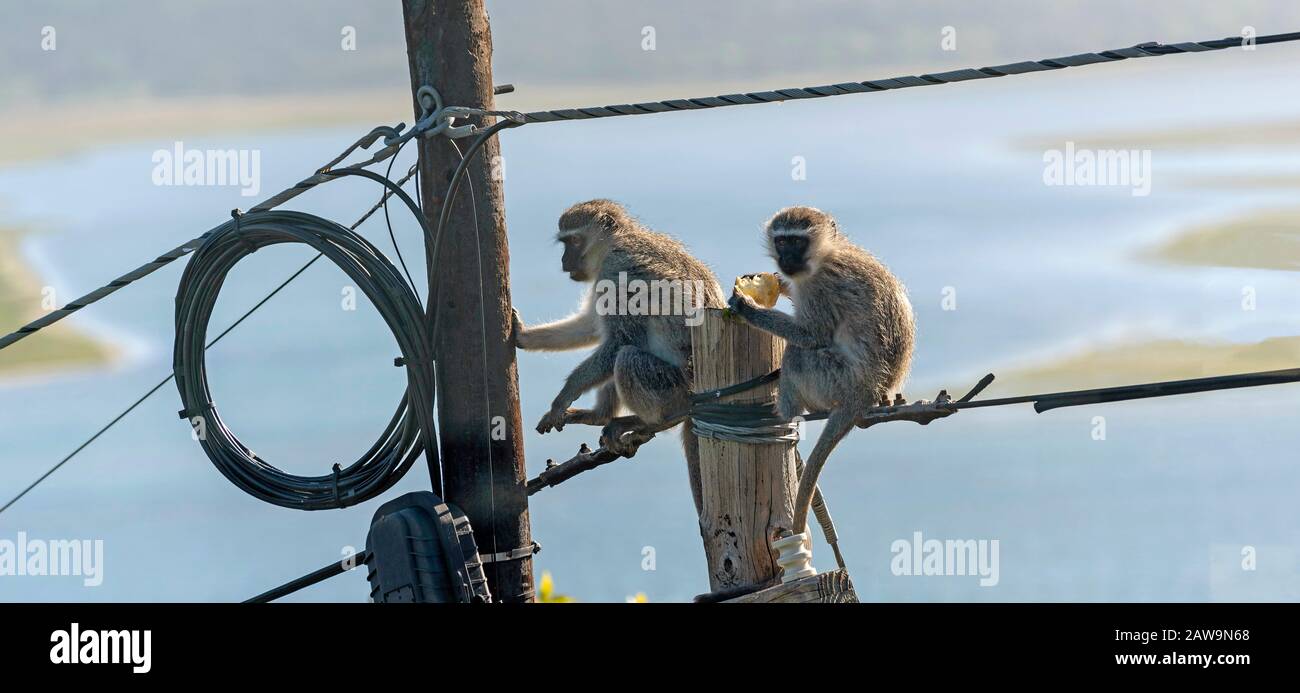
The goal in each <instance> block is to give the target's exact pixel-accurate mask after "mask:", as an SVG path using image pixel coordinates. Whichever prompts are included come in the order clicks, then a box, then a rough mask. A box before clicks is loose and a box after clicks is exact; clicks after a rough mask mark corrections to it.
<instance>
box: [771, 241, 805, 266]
mask: <svg viewBox="0 0 1300 693" xmlns="http://www.w3.org/2000/svg"><path fill="white" fill-rule="evenodd" d="M772 249H773V250H774V251H775V255H776V266H777V267H778V268H780V270H781V273H782V274H784V275H786V276H787V277H794V276H798V275H799V274H802V273H804V272H806V271H808V236H807V235H806V234H793V233H782V234H777V235H775V236H773V237H772Z"/></svg>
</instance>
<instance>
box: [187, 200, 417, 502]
mask: <svg viewBox="0 0 1300 693" xmlns="http://www.w3.org/2000/svg"><path fill="white" fill-rule="evenodd" d="M279 243H302V244H305V245H308V246H311V247H312V248H315V249H316V250H318V251H319V252H321V253H322V254H323V255H324V256H325V257H326V258H328V259H329V260H330V261H332V262H333V263H334V264H335V265H338V267H339V268H340V269H342V270H343V271H344V272H345V273H346V274H347V275H348V276H349V277H350V278H351V279H352V281H353V282H354V283H355V285H356V286H357V288H358V289H360V290H361V291H362V292H363V293H364V294H365V295H366V297H367V298H368V299H369V300H370V301H371V303H373V304H374V306H375V308H376V309H378V311H379V313H380V315H381V316H382V317H383V320H384V322H385V323H386V324H387V325H388V327H389V329H391V330H392V332H393V336H394V338H395V339H396V341H397V345H398V348H399V349H400V351H401V354H402V365H404V366H405V368H406V374H407V390H406V393H405V394H404V395H403V397H402V400H401V402H400V403H399V404H398V406H397V411H396V413H394V414H393V418H392V419H391V420H390V421H389V423H388V425H387V427H386V428H385V429H384V431H383V433H381V434H380V436H379V439H378V440H376V441H375V444H374V445H373V446H372V447H371V448H370V450H368V451H367V452H366V453H365V454H364V455H362V456H361V458H360V459H358V460H357V461H355V462H353V463H352V464H350V465H347V466H346V467H343V466H341V465H338V464H336V465H334V467H333V471H332V472H331V473H329V474H325V475H322V476H297V475H294V474H289V473H286V472H284V471H282V470H280V469H278V468H276V467H275V466H274V465H272V464H270V463H269V462H267V461H266V460H264V459H262V458H261V457H259V456H258V455H256V454H255V453H253V452H252V451H251V450H249V448H248V447H247V446H246V445H244V444H243V443H241V442H240V440H239V438H238V437H236V436H235V434H234V432H232V431H231V430H230V429H229V428H227V427H226V425H225V424H224V422H222V420H221V416H220V414H219V413H218V411H217V408H216V406H215V405H214V404H213V403H212V396H211V393H210V392H209V389H208V377H207V370H206V365H205V359H204V345H205V343H206V341H207V330H208V321H209V319H210V318H211V316H212V310H213V307H214V306H215V305H216V302H217V297H218V295H219V294H220V292H221V286H222V284H223V283H224V281H225V278H226V276H227V274H228V273H229V272H230V270H231V269H232V268H233V267H234V266H235V264H236V263H238V262H239V261H240V260H241V259H243V258H244V257H246V256H248V255H249V254H251V253H253V252H255V251H256V250H258V249H259V248H264V247H267V246H270V245H275V244H279ZM426 320H427V316H426V314H425V310H424V308H422V307H421V305H420V300H419V298H418V297H417V296H416V294H415V292H414V290H413V289H412V287H411V286H410V285H409V284H407V283H406V282H405V281H403V279H402V275H401V274H400V273H399V271H398V270H397V268H395V267H394V266H393V265H392V263H390V262H389V261H388V260H387V259H386V258H385V257H384V255H383V253H382V252H380V251H379V250H378V249H377V248H375V246H374V245H372V244H371V243H370V242H369V241H367V240H366V239H364V238H362V237H361V236H360V235H358V234H356V233H354V232H352V231H350V230H348V229H347V228H345V227H343V226H340V225H339V224H336V223H334V222H332V221H330V220H328V219H323V218H321V217H317V216H313V215H311V214H305V213H302V212H293V211H266V212H253V213H249V214H247V215H244V216H242V217H236V218H234V219H232V220H231V221H229V222H227V223H226V224H224V225H222V226H221V227H219V228H218V229H216V230H215V231H214V232H213V233H212V235H211V236H210V237H209V238H208V239H207V240H206V242H204V244H203V245H202V246H201V247H200V248H199V249H198V250H196V251H195V252H194V255H193V257H192V258H191V259H190V262H189V264H188V265H187V266H186V268H185V273H184V275H183V276H182V277H181V282H180V286H179V288H178V290H177V295H176V343H175V350H174V353H173V370H174V373H175V375H176V387H177V390H178V391H179V392H180V396H181V402H182V405H183V407H184V408H183V409H182V410H181V412H180V415H181V417H182V418H186V419H189V420H190V422H191V424H192V425H193V426H195V428H196V431H198V432H199V433H200V435H198V436H197V437H198V438H199V442H200V444H201V445H202V446H203V450H204V452H205V453H206V454H207V456H208V458H209V459H210V460H212V463H213V464H214V465H215V466H216V468H217V470H218V471H220V472H221V474H223V475H224V476H225V477H226V478H227V479H229V480H230V481H231V482H232V483H234V484H235V485H236V486H238V487H239V488H241V489H243V490H244V491H245V492H247V493H249V494H250V495H252V496H254V497H256V498H259V499H261V500H263V501H266V502H268V503H273V504H275V505H279V506H282V507H286V508H298V509H301V510H323V509H330V508H342V507H346V506H349V505H354V504H356V503H360V502H362V501H365V500H367V499H369V498H373V497H374V496H376V495H378V494H380V493H383V492H384V491H385V490H387V489H388V488H390V487H391V486H392V485H393V484H395V483H397V481H398V480H399V479H401V478H402V476H403V475H404V474H405V473H406V472H407V471H408V470H409V469H410V468H411V465H413V464H414V463H415V461H416V460H417V459H418V458H419V457H420V455H421V454H423V453H427V454H428V455H429V456H430V464H432V465H436V464H437V459H436V455H437V444H436V438H435V428H434V419H433V417H434V393H435V390H434V371H433V348H432V344H431V341H430V339H429V335H428V330H427V329H426V327H425V325H426Z"/></svg>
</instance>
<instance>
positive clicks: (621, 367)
mask: <svg viewBox="0 0 1300 693" xmlns="http://www.w3.org/2000/svg"><path fill="white" fill-rule="evenodd" d="M556 238H557V240H559V241H560V242H561V243H563V244H564V255H563V256H562V257H561V259H560V266H561V268H562V269H563V270H564V271H565V272H568V273H569V278H570V279H573V280H574V281H577V282H591V283H592V288H591V289H590V290H589V291H588V292H587V294H586V296H585V297H584V299H583V305H582V307H581V308H580V309H579V310H578V312H577V313H575V314H574V315H572V316H570V317H568V318H565V319H563V320H559V321H557V322H552V323H548V324H545V325H538V326H534V327H525V326H524V325H523V324H522V322H520V320H519V318H518V316H517V315H516V316H515V326H514V331H515V344H516V345H518V347H519V348H521V349H525V350H529V351H559V350H565V349H577V348H579V347H585V346H592V345H595V347H596V349H595V351H593V352H592V353H591V355H590V356H588V357H587V358H586V359H585V360H584V361H583V362H582V363H581V364H579V365H578V367H577V368H575V369H574V371H573V372H572V373H570V374H569V377H568V378H567V379H566V380H565V382H564V387H563V388H562V389H561V390H560V393H559V394H558V395H556V397H555V401H554V402H552V404H551V409H550V411H548V412H547V413H546V415H545V416H543V417H542V420H541V421H540V422H538V424H537V431H538V432H539V433H547V432H549V431H551V430H552V429H554V430H561V429H563V428H564V425H565V424H567V423H584V424H593V425H598V426H604V430H603V431H602V434H601V444H602V445H604V446H605V447H606V448H607V449H610V450H612V451H614V452H618V453H620V454H630V453H634V452H635V447H634V446H629V445H628V444H626V443H625V442H624V440H623V433H626V432H628V431H632V430H636V429H638V428H642V427H645V426H656V425H660V424H663V423H665V422H667V421H668V420H669V417H672V416H674V415H681V414H685V413H686V411H687V409H688V408H689V406H690V394H691V393H690V383H691V373H690V368H691V365H690V356H691V334H690V325H691V319H692V318H702V315H703V310H704V309H705V308H721V307H723V305H724V300H723V294H722V289H721V288H720V287H719V286H718V280H717V279H716V278H715V277H714V276H713V272H712V271H710V270H709V268H708V267H706V266H705V265H704V264H703V263H702V262H700V261H699V260H697V259H695V258H694V257H692V256H691V254H690V253H688V252H687V251H686V248H685V247H683V246H682V244H681V243H679V242H678V241H677V240H675V239H673V238H670V237H668V236H665V235H663V234H660V233H655V232H653V231H651V230H649V229H647V228H645V227H644V226H642V225H641V224H639V223H638V222H637V221H636V220H635V219H633V218H632V217H631V215H629V214H628V212H627V210H625V209H624V208H623V207H622V206H621V205H619V204H618V203H616V202H612V201H610V200H591V201H589V202H582V203H579V204H576V205H574V206H572V207H570V208H569V209H568V210H567V211H566V212H564V214H563V215H561V216H560V223H559V233H558V234H557V235H556ZM629 287H631V288H632V289H634V290H635V289H639V288H644V289H646V290H648V291H649V292H650V294H651V296H650V303H652V304H654V305H655V306H657V308H655V309H651V306H650V305H649V304H647V303H646V302H644V301H643V302H641V303H640V309H638V308H637V305H638V304H637V303H636V302H635V301H633V300H630V299H629V297H625V296H621V295H618V294H621V293H624V292H626V291H628V288H629ZM674 291H675V292H676V296H675V297H674V296H673V292H674ZM665 292H667V295H665ZM625 299H626V300H625ZM665 304H667V305H665ZM594 388H599V390H598V392H597V395H596V405H595V407H594V408H592V409H589V410H588V409H570V408H569V405H571V404H573V402H574V400H576V399H577V398H578V397H579V396H581V395H582V394H583V393H585V392H587V391H589V390H592V389H594ZM620 405H621V406H622V407H626V408H627V409H628V410H629V411H631V412H632V415H631V416H622V417H618V416H616V415H617V414H618V411H619V407H620ZM682 444H683V446H684V448H685V451H686V462H687V467H688V472H689V476H690V483H691V494H692V496H693V497H694V499H695V507H696V510H697V511H699V510H700V509H701V497H700V467H699V443H698V440H697V439H696V437H695V434H694V433H693V432H692V431H691V423H690V420H689V419H687V420H686V421H685V424H684V425H683V427H682Z"/></svg>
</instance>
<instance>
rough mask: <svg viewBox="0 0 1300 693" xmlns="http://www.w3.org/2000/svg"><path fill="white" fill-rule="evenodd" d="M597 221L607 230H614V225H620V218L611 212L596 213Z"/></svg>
mask: <svg viewBox="0 0 1300 693" xmlns="http://www.w3.org/2000/svg"><path fill="white" fill-rule="evenodd" d="M596 223H597V224H600V228H602V229H605V230H606V231H613V230H614V227H615V226H617V225H618V220H617V219H615V218H614V215H613V214H610V213H609V212H600V213H599V214H597V215H596Z"/></svg>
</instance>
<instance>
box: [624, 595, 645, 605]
mask: <svg viewBox="0 0 1300 693" xmlns="http://www.w3.org/2000/svg"><path fill="white" fill-rule="evenodd" d="M627 603H628V604H649V603H650V598H649V597H647V596H645V592H637V593H636V594H634V595H632V596H631V597H628V598H627Z"/></svg>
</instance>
